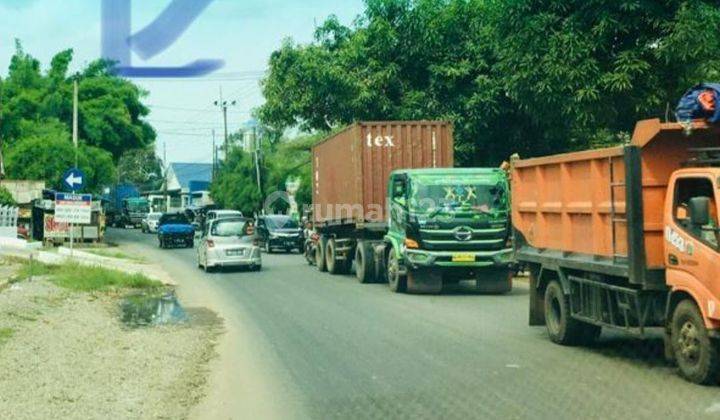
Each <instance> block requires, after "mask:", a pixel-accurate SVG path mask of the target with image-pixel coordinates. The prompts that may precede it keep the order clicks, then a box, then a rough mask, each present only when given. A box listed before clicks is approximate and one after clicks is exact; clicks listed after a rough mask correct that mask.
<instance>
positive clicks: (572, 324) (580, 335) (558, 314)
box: [545, 280, 591, 346]
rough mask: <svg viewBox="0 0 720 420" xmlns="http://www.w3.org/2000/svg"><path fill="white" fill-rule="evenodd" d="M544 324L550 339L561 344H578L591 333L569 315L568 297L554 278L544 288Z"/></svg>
mask: <svg viewBox="0 0 720 420" xmlns="http://www.w3.org/2000/svg"><path fill="white" fill-rule="evenodd" d="M545 325H546V326H547V331H548V336H549V337H550V340H551V341H552V342H553V343H557V344H561V345H563V346H575V345H578V344H580V343H582V342H583V341H584V340H585V339H587V337H588V335H590V333H591V331H590V330H591V328H585V326H586V324H584V323H582V322H580V321H578V320H576V319H573V318H572V317H571V316H570V302H569V301H568V297H567V296H565V293H563V289H562V286H560V283H559V282H557V281H555V280H553V281H551V282H550V283H549V284H548V285H547V288H546V289H545Z"/></svg>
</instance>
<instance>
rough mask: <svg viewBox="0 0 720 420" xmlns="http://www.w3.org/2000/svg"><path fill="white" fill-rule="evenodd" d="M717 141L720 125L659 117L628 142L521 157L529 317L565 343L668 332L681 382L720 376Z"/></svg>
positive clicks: (516, 178)
mask: <svg viewBox="0 0 720 420" xmlns="http://www.w3.org/2000/svg"><path fill="white" fill-rule="evenodd" d="M718 146H720V129H719V128H718V127H715V126H711V125H708V124H706V123H704V122H702V121H695V122H693V123H692V125H691V126H690V127H688V126H686V125H681V124H677V123H661V122H660V120H658V119H653V120H646V121H640V122H638V123H637V125H636V127H635V131H634V133H633V137H632V140H631V142H630V143H629V144H627V145H622V146H617V147H610V148H605V149H598V150H588V151H581V152H574V153H567V154H561V155H556V156H549V157H541V158H534V159H527V160H515V161H513V162H512V171H511V179H512V181H511V184H512V200H511V201H512V220H513V225H514V236H515V248H516V258H517V259H518V261H520V262H523V263H526V264H527V265H528V266H529V268H530V270H529V271H530V324H531V325H543V324H545V325H546V328H547V331H548V334H549V337H550V339H551V340H552V341H554V342H555V343H558V344H562V345H577V344H583V343H587V342H589V341H592V340H594V339H595V338H597V337H598V335H599V334H600V332H601V329H602V328H603V327H612V328H619V329H622V330H625V331H627V332H629V333H632V334H636V335H638V336H645V335H647V332H648V331H650V329H658V328H659V329H661V331H662V332H663V335H664V337H665V353H666V356H667V357H668V358H669V359H670V360H674V361H675V362H676V363H677V365H678V368H679V372H680V374H681V375H682V376H683V377H685V378H686V379H687V380H689V381H692V382H695V383H703V384H706V383H709V382H715V381H717V379H718V366H719V355H718V347H717V339H718V338H719V337H720V334H719V333H718V332H719V331H720V300H719V299H718V298H719V297H720V280H719V279H720V254H718V252H719V251H718V239H720V231H719V230H718V226H720V224H718V216H717V215H718V202H717V194H716V191H720V190H718V188H720V148H718Z"/></svg>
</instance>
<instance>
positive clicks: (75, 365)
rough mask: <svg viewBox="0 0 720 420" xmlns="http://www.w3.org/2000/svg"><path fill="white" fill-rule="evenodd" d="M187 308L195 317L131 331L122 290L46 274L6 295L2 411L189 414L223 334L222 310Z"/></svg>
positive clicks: (27, 415) (9, 414) (0, 360)
mask: <svg viewBox="0 0 720 420" xmlns="http://www.w3.org/2000/svg"><path fill="white" fill-rule="evenodd" d="M186 309H187V308H186ZM187 311H188V314H189V315H190V322H189V323H187V324H183V325H175V326H164V327H151V328H139V329H129V328H127V327H125V326H124V325H122V323H121V322H120V321H119V296H111V295H107V294H85V293H74V292H69V291H66V290H63V289H60V288H58V287H56V286H54V285H53V284H51V283H49V282H48V281H46V280H44V279H37V280H34V281H26V282H22V283H19V284H16V285H13V286H11V287H10V288H8V289H6V290H4V291H2V292H0V331H5V332H6V334H5V335H8V333H7V332H8V331H11V334H9V335H10V337H9V339H6V340H4V341H0V372H2V374H0V417H2V418H13V419H48V418H69V419H104V418H108V417H111V418H116V419H123V418H127V419H138V418H139V419H157V418H161V419H162V418H168V419H177V418H186V417H187V415H188V412H189V410H190V409H191V408H192V407H193V406H194V405H195V404H197V403H198V402H199V401H200V400H201V399H202V398H203V396H204V395H205V392H206V386H207V378H208V374H209V372H208V362H209V361H210V360H211V359H212V358H213V357H215V351H214V348H215V344H216V340H217V338H218V336H219V334H220V333H221V331H222V324H221V321H220V320H219V318H218V317H217V316H216V315H215V314H214V313H212V312H210V311H208V310H203V309H187Z"/></svg>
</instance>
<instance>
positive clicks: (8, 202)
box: [0, 186, 16, 206]
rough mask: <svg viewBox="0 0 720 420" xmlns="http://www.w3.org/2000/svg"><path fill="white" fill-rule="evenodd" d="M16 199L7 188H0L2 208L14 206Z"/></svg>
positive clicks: (0, 204)
mask: <svg viewBox="0 0 720 420" xmlns="http://www.w3.org/2000/svg"><path fill="white" fill-rule="evenodd" d="M15 204H16V203H15V199H14V198H13V196H12V194H10V191H8V189H7V188H5V187H3V186H0V206H14V205H15Z"/></svg>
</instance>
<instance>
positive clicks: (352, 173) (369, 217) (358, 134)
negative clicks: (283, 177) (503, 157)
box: [312, 121, 453, 225]
mask: <svg viewBox="0 0 720 420" xmlns="http://www.w3.org/2000/svg"><path fill="white" fill-rule="evenodd" d="M312 164H313V219H314V221H315V223H318V224H321V225H327V224H334V225H341V224H363V223H385V222H386V221H387V214H386V202H385V197H386V196H387V182H388V179H389V177H390V173H391V172H392V171H394V170H397V169H415V168H447V167H452V166H453V127H452V124H450V123H448V122H444V121H381V122H360V123H356V124H353V125H351V126H349V127H348V128H346V129H345V130H343V131H341V132H339V133H338V134H336V135H334V136H332V137H329V138H328V139H326V140H324V141H322V142H320V143H318V144H317V145H315V146H314V147H313V149H312Z"/></svg>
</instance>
